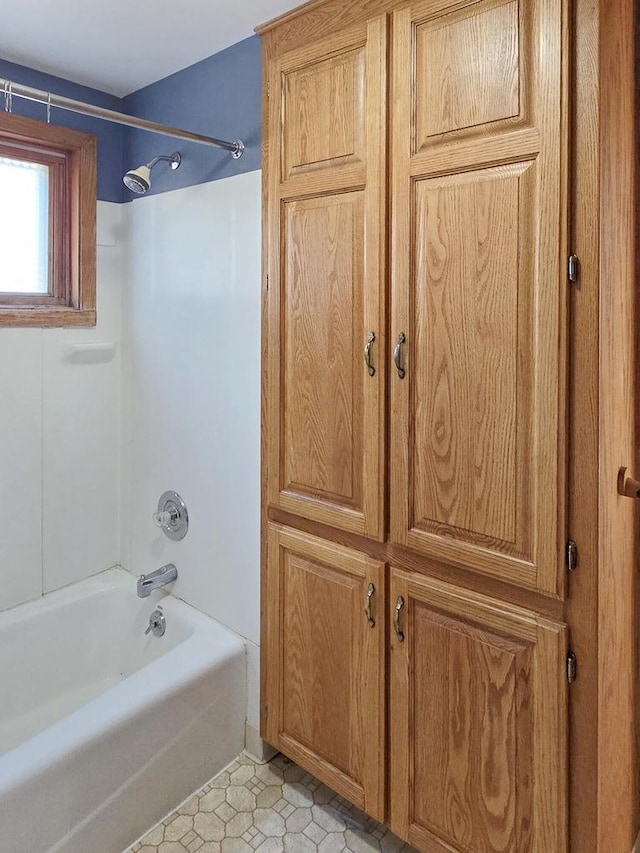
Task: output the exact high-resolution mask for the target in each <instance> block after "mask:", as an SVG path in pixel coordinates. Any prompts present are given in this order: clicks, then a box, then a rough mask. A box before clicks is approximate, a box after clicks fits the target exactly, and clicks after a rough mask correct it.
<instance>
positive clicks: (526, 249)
mask: <svg viewBox="0 0 640 853" xmlns="http://www.w3.org/2000/svg"><path fill="white" fill-rule="evenodd" d="M566 15H567V12H566V4H565V0H479V2H473V3H464V4H456V6H455V8H452V6H451V4H450V3H449V2H448V0H423V2H415V3H412V4H410V5H409V6H407V7H405V8H403V9H402V10H400V11H398V12H396V13H395V14H394V23H393V26H394V30H393V31H394V46H393V56H394V69H393V86H394V91H395V93H396V95H395V97H394V99H393V111H392V125H393V140H394V142H393V151H394V156H393V160H392V185H393V211H392V220H393V228H392V234H393V239H392V322H391V334H392V341H391V348H392V351H393V353H394V355H395V357H396V362H397V364H396V365H393V367H392V376H391V380H390V389H391V418H390V430H391V451H390V452H391V463H392V464H391V484H390V492H391V507H390V518H391V533H392V539H393V540H394V541H395V542H398V543H400V544H402V545H404V546H408V547H409V548H411V549H413V550H415V551H418V552H420V553H422V554H425V555H428V556H430V557H432V558H434V559H437V560H439V561H440V562H442V561H445V562H451V563H454V564H456V565H459V566H464V567H468V568H470V569H473V570H475V571H478V572H482V573H486V574H488V575H493V576H495V577H498V578H500V579H502V580H505V581H507V582H510V583H514V584H517V585H520V586H526V587H529V588H532V589H538V590H541V591H543V592H544V593H546V594H549V595H551V596H554V597H560V596H561V595H562V594H563V582H562V578H563V566H562V561H563V555H564V543H565V536H566V531H565V521H564V519H565V513H566V508H565V479H566V461H565V456H566V433H565V399H566V347H567V331H566V326H567V298H568V296H567V293H568V286H567V280H566V258H567V254H568V252H567V203H566V174H567V166H566V158H567V146H566V138H567V121H566V76H567V75H566V69H565V63H566V61H567V60H566V55H567V45H566V36H565V34H566V30H567V24H568V22H567V18H566ZM412 93H413V94H412Z"/></svg>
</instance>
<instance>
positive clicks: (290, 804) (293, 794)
mask: <svg viewBox="0 0 640 853" xmlns="http://www.w3.org/2000/svg"><path fill="white" fill-rule="evenodd" d="M343 851H352V853H376V851H377V853H380V851H382V853H401V851H402V853H413V851H414V848H413V847H410V846H409V845H408V844H404V843H403V842H402V841H401V840H400V839H399V838H397V837H396V836H395V835H393V834H392V833H391V832H390V831H389V830H388V829H387V828H386V827H384V826H381V825H380V824H379V823H376V821H375V820H373V819H372V818H370V817H367V815H365V814H363V813H362V812H361V811H359V810H358V809H356V808H355V807H354V806H352V805H351V804H350V803H348V802H347V801H346V800H344V799H343V798H342V797H340V796H338V794H336V793H334V792H333V791H331V790H330V789H329V788H327V787H326V786H325V785H323V784H321V783H320V782H318V780H317V779H314V777H313V776H311V775H309V774H308V773H305V772H304V770H301V769H300V768H299V767H298V766H297V765H295V764H293V763H292V762H291V761H289V760H288V759H287V758H285V757H284V756H282V755H277V756H276V757H275V758H274V759H273V760H272V761H271V762H270V763H269V764H256V763H254V762H253V761H252V760H251V759H250V758H249V757H248V756H246V755H241V756H240V757H239V758H238V760H237V761H235V762H234V763H233V764H231V765H230V766H229V767H227V769H226V770H223V772H222V773H220V774H219V775H218V776H216V777H215V779H213V780H212V781H211V782H209V784H208V785H205V786H204V788H202V790H201V791H198V793H197V794H195V795H194V796H193V797H192V798H191V799H190V800H188V801H187V802H186V803H185V804H184V805H182V806H181V807H180V808H179V809H177V811H175V812H174V813H173V814H171V815H169V817H168V818H166V819H165V820H164V821H162V823H159V824H158V825H157V826H156V827H154V828H153V829H152V830H151V831H150V832H149V833H147V835H145V837H144V838H143V839H142V840H141V841H139V842H138V843H137V844H134V846H133V847H131V848H130V850H129V851H128V853H343Z"/></svg>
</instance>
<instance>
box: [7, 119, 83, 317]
mask: <svg viewBox="0 0 640 853" xmlns="http://www.w3.org/2000/svg"><path fill="white" fill-rule="evenodd" d="M96 155H97V142H96V138H95V137H94V136H92V135H90V134H87V133H80V132H79V131H76V130H69V129H68V128H64V127H58V126H56V125H51V124H46V123H44V122H41V121H36V120H34V119H28V118H23V117H22V116H16V115H12V114H11V113H0V156H5V157H13V158H14V159H21V160H29V161H30V162H33V163H43V164H44V165H47V166H49V182H50V183H49V186H50V193H49V205H50V207H49V293H47V294H33V295H32V294H6V293H0V327H2V326H35V327H53V326H95V324H96V198H97V196H96V184H97V170H96Z"/></svg>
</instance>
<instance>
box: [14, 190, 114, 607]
mask: <svg viewBox="0 0 640 853" xmlns="http://www.w3.org/2000/svg"><path fill="white" fill-rule="evenodd" d="M121 218H122V213H121V206H120V205H117V204H110V203H108V202H98V270H97V272H98V282H97V296H98V326H97V328H91V329H74V330H70V329H44V330H41V329H9V328H2V329H0V412H1V417H0V483H1V484H2V488H1V489H0V515H1V517H2V518H3V519H4V520H5V523H4V524H3V532H2V536H1V537H0V611H1V610H6V609H8V608H10V607H13V606H14V605H16V604H20V603H22V602H24V601H29V600H30V599H33V598H38V597H39V596H40V595H42V592H43V589H44V590H45V591H49V590H53V589H57V588H58V587H61V586H64V585H65V584H68V583H71V582H72V581H75V580H78V579H80V578H84V577H87V576H88V575H90V574H95V573H96V572H99V571H102V570H103V569H105V568H107V567H109V566H111V565H113V564H114V563H116V562H118V557H119V517H118V503H119V482H118V474H119V465H118V458H119V446H118V445H119V396H120V365H119V353H118V348H119V337H120V287H121V281H122V243H121V240H120V232H121ZM105 342H107V343H109V344H110V345H111V348H110V351H107V350H103V351H102V352H98V351H95V350H94V351H93V352H90V351H88V350H85V352H84V353H79V352H74V351H73V349H72V348H73V347H74V346H75V347H77V346H78V345H86V344H90V345H94V344H96V343H105Z"/></svg>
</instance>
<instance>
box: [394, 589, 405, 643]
mask: <svg viewBox="0 0 640 853" xmlns="http://www.w3.org/2000/svg"><path fill="white" fill-rule="evenodd" d="M403 607H404V598H403V597H402V596H401V595H399V596H398V600H397V601H396V606H395V609H394V611H393V630H394V631H395V632H396V637H397V638H398V642H399V643H402V642H404V634H403V632H402V631H401V630H400V611H401V610H402V608H403Z"/></svg>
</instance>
